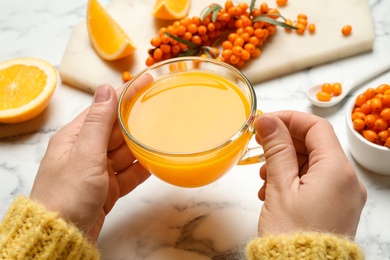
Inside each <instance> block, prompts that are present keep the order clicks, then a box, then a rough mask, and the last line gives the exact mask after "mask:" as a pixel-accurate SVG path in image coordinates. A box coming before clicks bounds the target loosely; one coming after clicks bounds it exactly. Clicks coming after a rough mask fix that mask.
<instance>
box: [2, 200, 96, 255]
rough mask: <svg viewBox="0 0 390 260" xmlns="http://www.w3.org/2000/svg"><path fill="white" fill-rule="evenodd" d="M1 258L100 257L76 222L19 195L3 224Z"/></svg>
mask: <svg viewBox="0 0 390 260" xmlns="http://www.w3.org/2000/svg"><path fill="white" fill-rule="evenodd" d="M0 258H1V259H72V260H73V259H99V258H100V256H99V252H98V250H97V249H96V248H95V247H94V246H93V245H92V244H91V243H90V242H89V241H88V240H87V239H86V238H85V237H84V236H83V234H82V233H81V232H80V231H79V230H78V229H77V228H76V227H75V226H73V225H70V224H68V223H67V222H66V221H65V220H63V219H61V218H60V217H59V216H58V214H57V213H54V212H49V211H48V210H47V209H46V208H44V206H42V205H40V204H38V203H36V202H34V201H32V200H29V199H28V198H26V197H18V198H16V200H15V201H14V202H13V204H12V205H11V207H10V208H9V210H8V212H7V213H6V215H5V216H4V219H3V221H2V222H1V223H0Z"/></svg>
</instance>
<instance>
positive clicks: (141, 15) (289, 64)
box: [59, 0, 374, 92]
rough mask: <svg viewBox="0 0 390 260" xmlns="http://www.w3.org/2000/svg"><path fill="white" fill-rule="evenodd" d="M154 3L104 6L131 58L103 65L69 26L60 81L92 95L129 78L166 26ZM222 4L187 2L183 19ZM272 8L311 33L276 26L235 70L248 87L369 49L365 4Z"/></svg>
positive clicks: (122, 1)
mask: <svg viewBox="0 0 390 260" xmlns="http://www.w3.org/2000/svg"><path fill="white" fill-rule="evenodd" d="M154 2H155V1H154V0H113V1H112V2H111V3H110V4H109V5H108V6H107V7H106V8H107V10H108V12H109V13H110V14H111V15H112V16H113V17H114V19H115V20H116V21H117V22H118V23H119V24H120V25H121V26H122V27H123V29H124V30H125V31H126V33H128V35H129V36H130V37H131V38H132V40H133V41H134V42H135V44H136V46H137V50H136V51H135V53H134V54H133V55H131V56H130V57H128V58H125V59H122V60H119V61H111V62H110V61H104V60H102V59H101V58H100V57H99V56H98V55H97V54H96V53H95V51H94V50H93V48H92V46H91V45H90V41H89V37H88V32H87V27H86V22H82V23H80V24H78V25H77V26H75V28H74V31H73V33H72V34H71V36H70V38H69V42H68V44H67V47H66V50H65V52H64V55H63V59H62V61H61V64H60V68H59V73H60V76H61V79H62V81H63V82H64V83H67V84H69V85H71V86H74V87H76V88H79V89H82V90H85V91H88V92H94V91H95V89H96V87H97V86H98V85H100V84H102V83H108V84H111V85H112V86H114V87H119V86H121V85H122V78H121V73H122V72H123V71H125V70H129V71H130V72H131V74H133V75H134V74H136V73H138V72H139V71H141V70H142V69H144V68H145V67H146V65H145V60H146V58H147V55H148V54H147V51H148V49H149V48H151V45H150V39H151V38H153V37H155V36H157V32H158V30H159V28H161V27H162V26H167V25H169V24H172V21H162V20H158V19H155V18H154V17H153V16H152V15H151V12H152V9H153V5H154ZM224 2H225V1H221V0H215V1H210V0H192V1H191V10H190V14H189V16H191V17H192V16H194V15H197V16H199V14H200V13H201V11H202V10H203V9H204V8H205V7H206V6H208V5H209V4H210V3H219V4H221V5H222V4H224ZM247 2H248V3H249V2H250V1H249V0H247ZM261 2H267V3H268V5H269V6H270V7H277V6H276V3H275V1H274V0H273V1H270V0H268V1H267V0H264V1H258V2H257V3H256V4H257V5H260V3H261ZM278 9H279V11H280V12H281V14H282V15H283V16H284V17H286V18H288V19H291V20H295V19H296V17H297V14H299V13H304V14H306V15H307V16H308V21H309V23H314V24H315V25H316V27H317V31H316V33H315V34H314V35H311V34H309V33H307V32H306V34H305V35H303V36H302V35H298V34H296V33H287V32H285V30H284V29H283V28H281V27H278V29H277V32H276V34H275V35H274V36H272V37H271V38H269V40H268V41H267V43H266V44H265V45H264V46H263V48H262V55H261V56H260V57H259V58H257V59H252V60H251V61H250V62H248V63H247V64H246V65H245V66H244V67H243V68H241V70H242V72H243V73H244V74H245V75H246V76H247V77H248V78H249V80H250V81H252V83H254V84H255V83H259V82H262V81H265V80H268V79H272V78H275V77H278V76H282V75H285V74H288V73H292V72H295V71H299V70H302V69H305V68H308V67H312V66H316V65H320V64H323V63H327V62H331V61H335V60H339V59H342V58H345V57H348V56H352V55H356V54H359V53H364V52H367V51H371V50H372V48H373V43H374V28H373V23H372V18H371V13H370V9H369V5H368V1H367V0H343V1H339V0H322V1H321V0H289V2H288V5H287V6H285V7H281V8H278ZM346 24H350V25H352V27H353V31H352V34H351V35H350V36H349V37H344V36H342V34H341V28H342V27H343V26H344V25H346ZM107 40H109V39H107Z"/></svg>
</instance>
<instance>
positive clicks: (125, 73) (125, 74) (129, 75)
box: [122, 71, 133, 82]
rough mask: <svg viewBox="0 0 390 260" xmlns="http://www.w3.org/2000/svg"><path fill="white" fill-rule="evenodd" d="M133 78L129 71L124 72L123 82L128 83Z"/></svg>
mask: <svg viewBox="0 0 390 260" xmlns="http://www.w3.org/2000/svg"><path fill="white" fill-rule="evenodd" d="M132 78H133V77H132V76H131V74H130V72H129V71H124V72H122V80H123V82H127V81H129V80H131V79H132Z"/></svg>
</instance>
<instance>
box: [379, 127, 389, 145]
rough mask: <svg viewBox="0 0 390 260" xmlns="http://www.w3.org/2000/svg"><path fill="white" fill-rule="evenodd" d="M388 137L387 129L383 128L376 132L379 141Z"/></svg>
mask: <svg viewBox="0 0 390 260" xmlns="http://www.w3.org/2000/svg"><path fill="white" fill-rule="evenodd" d="M388 137H389V131H387V130H383V131H380V132H379V133H378V139H379V140H380V141H381V142H383V143H384V142H386V139H387V138H388Z"/></svg>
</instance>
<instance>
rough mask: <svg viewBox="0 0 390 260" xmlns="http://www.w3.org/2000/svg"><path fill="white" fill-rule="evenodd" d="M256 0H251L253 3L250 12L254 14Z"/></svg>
mask: <svg viewBox="0 0 390 260" xmlns="http://www.w3.org/2000/svg"><path fill="white" fill-rule="evenodd" d="M255 3H256V0H251V5H250V7H249V13H250V14H251V15H252V11H253V9H254V8H255Z"/></svg>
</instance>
